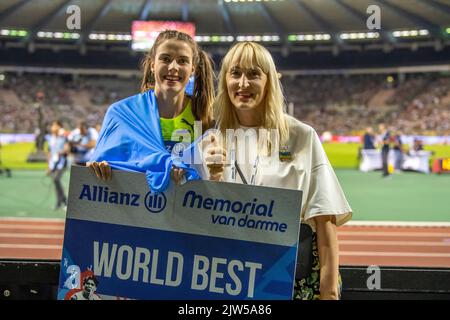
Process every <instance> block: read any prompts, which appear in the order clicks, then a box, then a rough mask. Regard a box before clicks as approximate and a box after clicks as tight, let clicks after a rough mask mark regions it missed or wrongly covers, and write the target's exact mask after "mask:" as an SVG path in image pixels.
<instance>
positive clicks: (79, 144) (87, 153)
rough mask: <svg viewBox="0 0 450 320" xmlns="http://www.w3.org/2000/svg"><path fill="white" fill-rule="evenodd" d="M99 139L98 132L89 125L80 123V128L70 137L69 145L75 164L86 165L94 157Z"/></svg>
mask: <svg viewBox="0 0 450 320" xmlns="http://www.w3.org/2000/svg"><path fill="white" fill-rule="evenodd" d="M97 139H98V132H97V130H96V129H94V128H92V127H88V125H87V123H86V122H84V121H80V122H79V123H78V127H77V128H76V129H75V130H73V131H72V132H71V133H70V134H69V136H68V145H69V150H70V154H71V155H72V157H73V162H74V163H75V164H77V165H79V166H84V165H86V162H87V161H88V160H89V158H90V157H91V156H92V153H93V151H94V148H95V145H96V143H97Z"/></svg>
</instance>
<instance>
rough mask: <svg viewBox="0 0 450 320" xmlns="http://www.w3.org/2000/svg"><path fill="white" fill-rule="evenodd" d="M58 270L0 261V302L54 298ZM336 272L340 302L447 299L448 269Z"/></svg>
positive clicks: (46, 264)
mask: <svg viewBox="0 0 450 320" xmlns="http://www.w3.org/2000/svg"><path fill="white" fill-rule="evenodd" d="M59 270H60V262H59V261H40V260H0V300H54V299H56V296H57V291H58V281H59ZM340 272H341V276H342V280H343V283H344V285H343V292H342V299H343V300H378V299H380V300H397V299H403V300H409V299H411V300H417V299H419V300H443V299H445V300H449V299H450V268H418V267H380V273H379V274H380V282H379V284H380V286H379V288H375V289H372V290H371V289H370V288H369V287H370V285H368V279H369V278H370V277H371V275H372V273H371V272H370V271H368V268H367V267H364V266H341V268H340ZM369 282H370V279H369Z"/></svg>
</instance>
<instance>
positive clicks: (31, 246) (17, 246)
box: [0, 243, 62, 250]
mask: <svg viewBox="0 0 450 320" xmlns="http://www.w3.org/2000/svg"><path fill="white" fill-rule="evenodd" d="M0 249H51V250H55V249H58V250H60V249H62V246H61V245H56V244H14V243H0Z"/></svg>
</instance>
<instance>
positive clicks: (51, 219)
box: [0, 217, 66, 222]
mask: <svg viewBox="0 0 450 320" xmlns="http://www.w3.org/2000/svg"><path fill="white" fill-rule="evenodd" d="M1 221H17V222H34V221H36V222H64V221H66V219H62V218H17V217H0V222H1Z"/></svg>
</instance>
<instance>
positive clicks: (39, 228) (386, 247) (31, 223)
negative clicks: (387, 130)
mask: <svg viewBox="0 0 450 320" xmlns="http://www.w3.org/2000/svg"><path fill="white" fill-rule="evenodd" d="M400 224H401V223H353V224H351V225H346V226H343V227H340V228H338V237H339V251H340V252H339V254H340V264H341V265H352V266H358V265H362V266H367V265H379V266H417V267H450V224H448V223H447V224H432V223H429V224H426V223H416V224H414V223H410V224H408V223H406V224H404V223H402V224H401V225H400ZM63 238H64V220H62V219H27V218H0V259H11V258H13V259H42V260H60V258H61V248H62V243H63Z"/></svg>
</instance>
